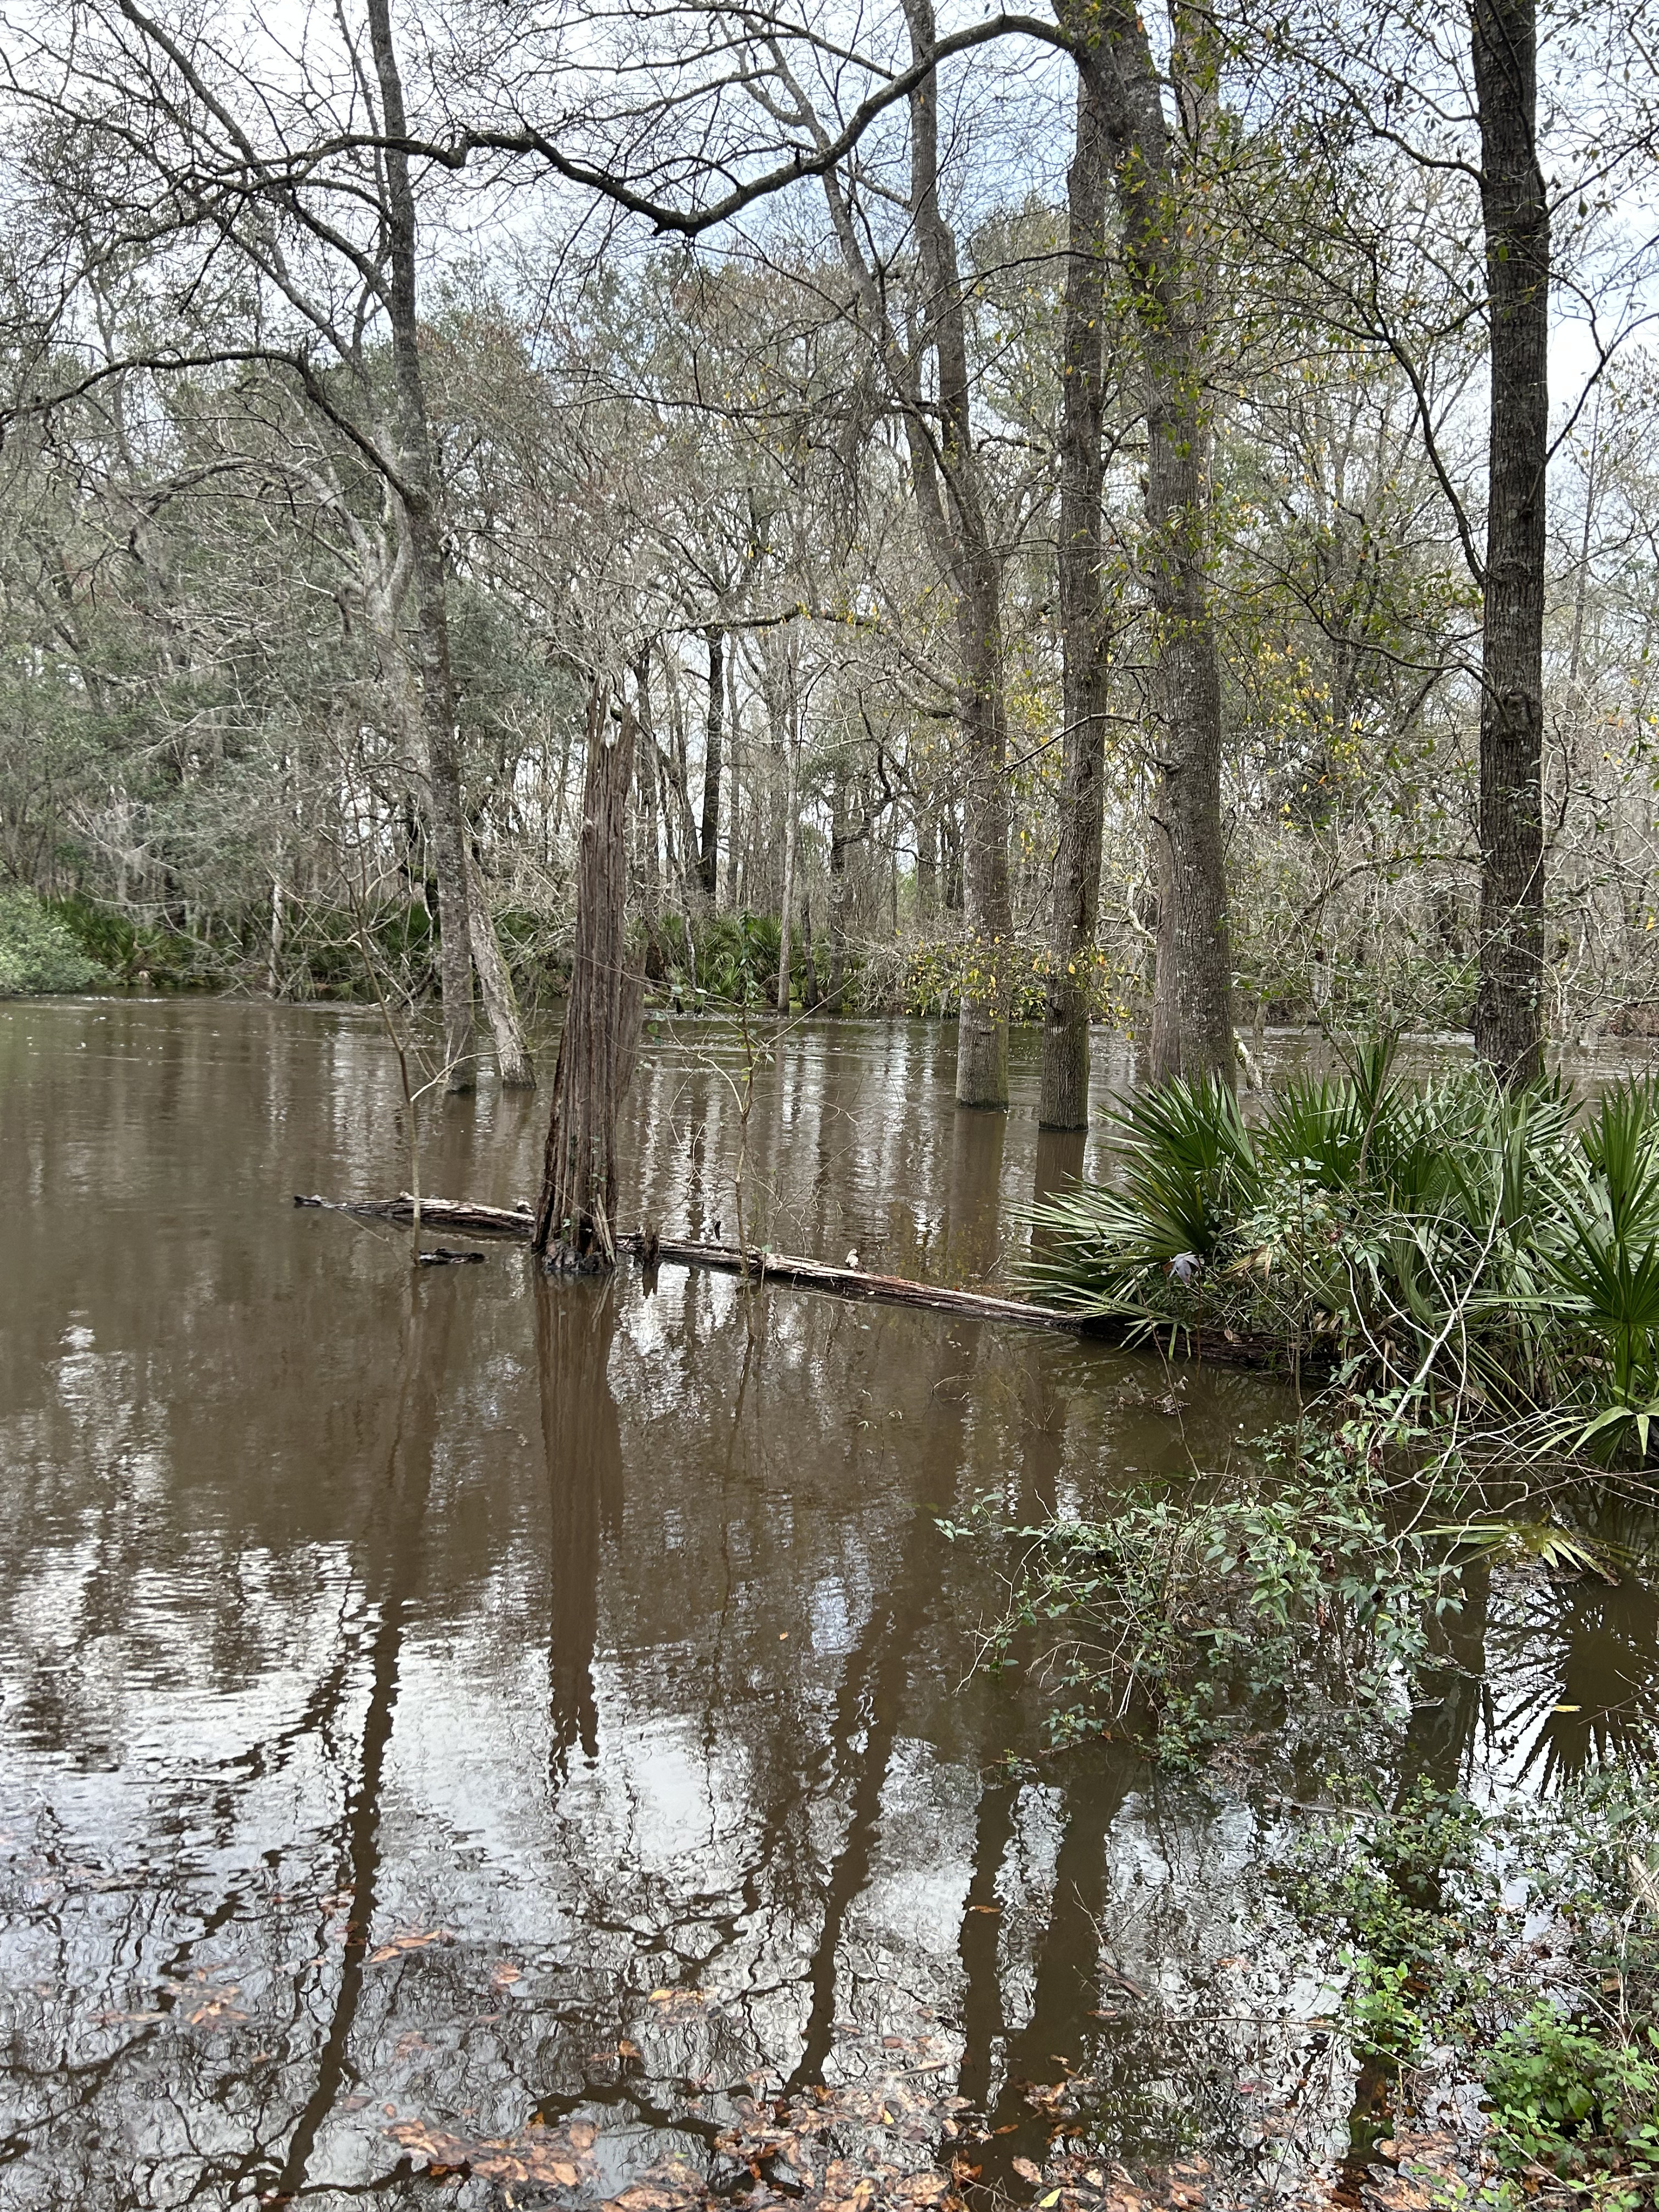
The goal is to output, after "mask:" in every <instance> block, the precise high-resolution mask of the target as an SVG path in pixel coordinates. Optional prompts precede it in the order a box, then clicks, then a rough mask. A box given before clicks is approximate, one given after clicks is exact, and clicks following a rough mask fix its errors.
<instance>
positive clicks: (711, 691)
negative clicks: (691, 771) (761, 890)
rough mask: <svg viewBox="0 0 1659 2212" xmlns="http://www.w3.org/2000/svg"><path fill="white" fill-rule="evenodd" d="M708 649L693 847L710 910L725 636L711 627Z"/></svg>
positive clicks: (715, 886)
mask: <svg viewBox="0 0 1659 2212" xmlns="http://www.w3.org/2000/svg"><path fill="white" fill-rule="evenodd" d="M703 636H704V639H705V641H706V642H707V644H708V720H707V722H706V723H705V725H704V732H703V755H702V835H701V836H700V838H699V840H698V844H697V874H698V877H699V878H700V880H701V881H702V890H703V896H704V897H705V898H706V899H707V900H708V903H709V905H710V906H711V907H712V906H713V905H714V902H715V897H716V895H717V893H718V892H719V890H720V733H721V728H722V726H723V723H724V720H725V715H726V633H725V631H724V630H722V629H715V628H714V625H713V624H712V623H711V624H710V626H709V628H708V629H706V630H705V631H704V632H703Z"/></svg>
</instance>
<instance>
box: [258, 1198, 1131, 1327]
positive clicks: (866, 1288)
mask: <svg viewBox="0 0 1659 2212" xmlns="http://www.w3.org/2000/svg"><path fill="white" fill-rule="evenodd" d="M294 1203H295V1205H296V1206H324V1207H326V1208H327V1209H328V1210H329V1211H330V1212H334V1213H350V1214H355V1215H357V1216H358V1217H360V1218H368V1219H372V1220H376V1221H412V1220H413V1219H414V1218H415V1204H414V1200H413V1199H412V1198H411V1197H410V1195H409V1194H408V1193H407V1192H404V1194H402V1195H401V1196H399V1197H398V1198H374V1199H370V1198H363V1199H343V1200H336V1199H327V1198H320V1197H313V1198H304V1197H300V1196H297V1195H296V1197H295V1200H294ZM421 1219H422V1221H423V1222H424V1223H425V1224H426V1225H427V1226H428V1228H432V1229H443V1230H446V1231H448V1232H449V1233H450V1234H451V1235H455V1236H464V1237H514V1238H517V1239H520V1240H521V1241H523V1242H525V1243H528V1242H529V1241H530V1239H531V1237H532V1234H533V1233H534V1231H535V1226H536V1217H535V1215H534V1214H533V1213H532V1212H531V1210H530V1208H529V1207H528V1206H526V1207H523V1208H522V1209H521V1208H520V1207H517V1206H471V1205H468V1204H465V1202H463V1201H461V1200H456V1199H447V1198H423V1199H422V1200H421ZM617 1249H618V1250H619V1251H623V1252H633V1253H635V1254H637V1255H639V1257H640V1258H641V1260H643V1261H645V1262H646V1263H647V1265H659V1264H661V1263H663V1262H666V1263H667V1264H668V1265H669V1266H671V1267H714V1268H718V1269H720V1271H721V1272H722V1273H727V1274H732V1275H741V1274H745V1273H746V1274H747V1275H748V1276H749V1278H750V1280H751V1281H753V1282H757V1283H788V1284H792V1285H795V1286H796V1287H797V1288H799V1289H801V1290H813V1291H831V1292H832V1293H833V1294H834V1295H835V1296H836V1297H845V1298H863V1299H866V1300H869V1301H872V1302H874V1303H876V1304H882V1305H896V1306H916V1307H920V1308H921V1309H923V1310H926V1311H927V1312H931V1313H955V1314H962V1315H964V1316H967V1317H969V1318H970V1319H972V1320H975V1321H1000V1322H1012V1323H1013V1324H1014V1325H1015V1327H1017V1328H1052V1329H1064V1330H1068V1331H1070V1332H1071V1333H1072V1334H1082V1333H1083V1332H1084V1331H1085V1330H1089V1331H1091V1333H1093V1331H1094V1330H1095V1328H1097V1324H1094V1323H1091V1322H1090V1320H1089V1319H1088V1318H1087V1317H1086V1316H1083V1315H1081V1314H1072V1313H1062V1312H1060V1311H1059V1310H1057V1309H1056V1308H1054V1307H1053V1306H1037V1305H1031V1304H1028V1302H1027V1301H1026V1300H1024V1298H998V1297H988V1296H987V1295H986V1294H985V1293H984V1292H982V1291H953V1290H947V1289H945V1287H943V1286H942V1285H937V1284H933V1283H912V1282H908V1281H906V1280H905V1279H904V1278H903V1277H902V1276H901V1275H872V1274H870V1273H866V1271H865V1270H864V1269H863V1268H861V1267H829V1266H828V1265H827V1264H826V1263H825V1262H824V1261H821V1260H805V1259H800V1258H799V1257H796V1256H795V1255H792V1254H788V1253H781V1252H769V1251H768V1252H762V1251H757V1250H756V1249H754V1248H753V1247H752V1246H751V1247H750V1249H748V1250H747V1251H746V1252H745V1251H739V1250H738V1248H737V1246H736V1245H734V1244H703V1243H693V1242H690V1241H689V1240H683V1239H681V1238H678V1237H658V1236H655V1235H654V1234H652V1233H650V1232H639V1231H636V1232H635V1234H633V1235H631V1236H622V1237H617Z"/></svg>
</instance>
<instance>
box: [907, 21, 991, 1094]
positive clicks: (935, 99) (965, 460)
mask: <svg viewBox="0 0 1659 2212" xmlns="http://www.w3.org/2000/svg"><path fill="white" fill-rule="evenodd" d="M904 12H905V20H906V22H907V24H908V28H909V33H910V47H911V52H912V54H913V55H914V56H915V58H918V59H920V58H921V56H922V55H923V54H926V53H927V52H931V51H932V49H933V46H934V45H935V44H936V42H937V32H936V30H935V27H934V21H933V0H905V9H904ZM910 165H911V178H910V204H911V213H912V216H913V217H914V219H915V225H916V240H917V245H918V246H919V248H920V252H921V263H922V267H923V269H924V270H925V272H926V276H927V293H928V296H927V301H926V313H927V334H928V336H929V337H930V338H931V339H932V342H933V352H934V356H935V359H936V361H937V363H938V368H939V391H938V415H939V470H940V473H941V475H942V476H943V477H944V479H945V491H946V495H947V498H948V501H949V507H950V517H951V531H950V533H949V536H950V561H949V565H950V567H951V569H952V570H953V572H954V573H953V579H952V580H953V581H954V583H955V586H956V594H957V658H958V660H959V662H960V665H961V672H960V676H959V678H958V693H957V696H958V708H957V724H958V727H959V729H960V732H961V736H962V744H963V763H962V766H963V811H964V817H965V819H964V825H963V826H964V839H963V842H964V848H965V850H964V854H963V919H964V921H965V922H966V924H967V944H966V946H965V947H964V964H963V983H962V994H961V1015H960V1020H959V1023H958V1026H957V1104H958V1105H959V1106H987V1107H994V1108H1002V1107H1006V1105H1007V1103H1008V994H1009V983H1010V975H1009V963H1010V957H1011V955H1012V945H1010V943H1009V939H1010V938H1011V937H1012V933H1013V923H1012V911H1011V908H1010V905H1009V898H1008V788H1007V778H1006V763H1007V751H1008V744H1007V724H1006V712H1005V704H1004V700H1003V692H1002V570H1001V565H1000V562H999V560H998V557H997V554H996V550H995V549H994V546H993V545H992V544H991V540H990V533H989V531H988V529H987V523H986V516H985V507H984V497H983V487H982V485H981V481H980V471H979V465H978V455H977V453H976V451H975V444H974V426H973V410H972V404H971V386H970V384H969V373H968V318H967V303H966V300H965V298H964V295H963V286H962V279H961V275H960V272H959V270H958V269H957V251H956V241H955V240H954V238H953V237H952V236H951V228H950V226H949V224H948V223H947V222H946V221H945V213H944V210H943V209H942V207H941V206H940V204H939V81H938V78H937V76H934V75H933V74H932V73H931V72H930V73H929V75H928V76H926V77H925V78H924V79H923V80H922V82H921V84H920V85H919V86H918V87H917V88H916V90H915V92H914V93H913V94H911V98H910Z"/></svg>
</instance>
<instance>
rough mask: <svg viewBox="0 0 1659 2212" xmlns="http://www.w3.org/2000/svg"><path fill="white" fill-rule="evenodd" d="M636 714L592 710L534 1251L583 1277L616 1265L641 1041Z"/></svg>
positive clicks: (595, 701)
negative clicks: (631, 838) (628, 927)
mask: <svg viewBox="0 0 1659 2212" xmlns="http://www.w3.org/2000/svg"><path fill="white" fill-rule="evenodd" d="M634 737H635V725H634V710H633V708H631V707H630V706H629V705H628V704H627V703H626V702H623V706H622V709H621V713H620V715H619V717H618V718H617V720H616V723H615V726H614V727H613V726H612V717H611V695H610V691H609V689H608V687H607V686H606V685H605V684H601V683H598V682H596V683H595V684H594V686H593V689H592V691H591V692H590V694H589V695H588V702H587V765H586V775H585V776H584V779H583V786H582V828H581V840H580V846H579V848H578V854H577V864H576V952H575V959H574V963H573V965H572V968H571V974H570V997H569V1000H568V1004H567V1006H566V1008H565V1017H564V1033H563V1035H562V1036H561V1037H560V1039H559V1058H558V1065H557V1066H556V1068H555V1070H554V1074H553V1111H552V1115H551V1117H550V1121H549V1122H548V1129H547V1154H546V1160H545V1164H544V1172H543V1178H542V1193H541V1200H540V1203H539V1204H538V1206H537V1209H536V1231H535V1236H534V1239H533V1243H534V1248H535V1249H536V1250H537V1251H538V1252H539V1253H541V1254H543V1255H548V1254H549V1253H550V1248H552V1247H554V1246H557V1247H558V1252H557V1255H556V1257H557V1260H558V1261H559V1262H560V1263H561V1264H562V1265H565V1266H568V1267H575V1268H577V1269H580V1270H581V1271H582V1272H584V1273H586V1272H592V1271H594V1270H597V1269H599V1268H602V1267H612V1266H614V1265H615V1263H616V1257H617V1229H616V1222H617V1121H618V1118H619V1116H620V1115H621V1111H622V1102H623V1094H624V1093H625V1091H627V1088H628V1081H629V1075H630V1074H631V1073H632V1070H633V1063H634V1052H635V1045H636V1043H637V1042H638V1033H639V1021H640V999H641V977H640V976H639V975H637V974H636V973H635V971H634V970H633V969H631V968H630V967H629V963H628V957H627V943H626V937H625V923H626V916H627V903H628V793H629V784H630V783H631V781H632V780H633V770H634Z"/></svg>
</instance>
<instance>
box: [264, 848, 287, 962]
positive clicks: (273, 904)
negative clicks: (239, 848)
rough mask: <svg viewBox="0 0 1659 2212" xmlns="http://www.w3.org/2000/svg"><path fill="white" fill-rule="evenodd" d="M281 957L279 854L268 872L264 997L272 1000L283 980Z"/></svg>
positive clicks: (280, 875)
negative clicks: (268, 942)
mask: <svg viewBox="0 0 1659 2212" xmlns="http://www.w3.org/2000/svg"><path fill="white" fill-rule="evenodd" d="M282 956H283V878H282V854H281V853H280V852H279V853H278V854H277V856H276V866H275V867H273V868H272V870H271V872H270V954H269V956H268V957H267V959H266V962H265V992H266V995H267V996H268V997H270V998H272V999H274V998H275V997H276V993H277V991H278V989H279V987H281V983H282V980H283V979H282V969H281V968H280V966H279V965H278V963H279V962H280V961H281V959H282Z"/></svg>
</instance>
